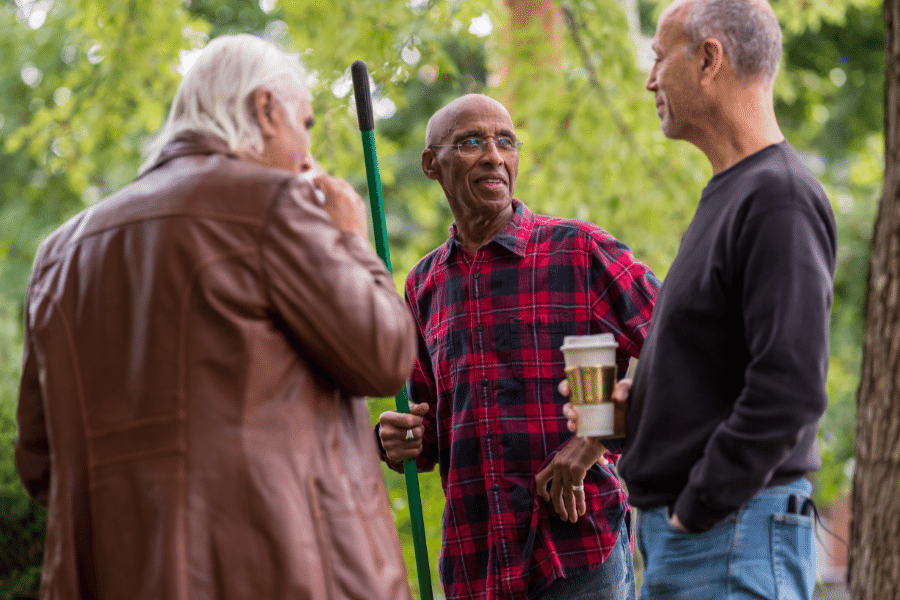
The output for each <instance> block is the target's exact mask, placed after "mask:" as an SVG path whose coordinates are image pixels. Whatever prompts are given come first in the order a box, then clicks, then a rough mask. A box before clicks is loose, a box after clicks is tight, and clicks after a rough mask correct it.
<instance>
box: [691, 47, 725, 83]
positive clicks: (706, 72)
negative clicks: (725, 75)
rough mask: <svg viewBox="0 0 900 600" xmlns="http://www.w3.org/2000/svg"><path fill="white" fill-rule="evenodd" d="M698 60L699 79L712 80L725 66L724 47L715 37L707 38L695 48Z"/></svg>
mask: <svg viewBox="0 0 900 600" xmlns="http://www.w3.org/2000/svg"><path fill="white" fill-rule="evenodd" d="M697 52H698V54H699V56H698V58H699V60H700V79H701V80H707V81H712V80H713V79H715V78H716V77H717V76H718V75H719V73H720V72H721V71H722V68H723V67H724V66H725V48H724V47H723V46H722V42H720V41H719V40H717V39H716V38H707V39H705V40H703V43H702V44H700V48H699V49H698V50H697Z"/></svg>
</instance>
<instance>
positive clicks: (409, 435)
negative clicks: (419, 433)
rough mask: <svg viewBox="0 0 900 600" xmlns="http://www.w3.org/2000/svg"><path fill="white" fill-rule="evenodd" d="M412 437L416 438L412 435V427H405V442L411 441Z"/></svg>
mask: <svg viewBox="0 0 900 600" xmlns="http://www.w3.org/2000/svg"><path fill="white" fill-rule="evenodd" d="M414 439H416V438H415V436H414V435H413V431H412V429H407V430H406V441H407V442H411V441H413V440H414Z"/></svg>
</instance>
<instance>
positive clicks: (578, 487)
mask: <svg viewBox="0 0 900 600" xmlns="http://www.w3.org/2000/svg"><path fill="white" fill-rule="evenodd" d="M572 491H573V492H583V491H584V485H573V486H572Z"/></svg>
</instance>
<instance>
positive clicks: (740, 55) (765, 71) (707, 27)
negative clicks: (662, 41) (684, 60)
mask: <svg viewBox="0 0 900 600" xmlns="http://www.w3.org/2000/svg"><path fill="white" fill-rule="evenodd" d="M684 32H685V34H687V36H688V39H690V41H691V44H692V46H693V50H696V49H697V48H699V47H700V44H701V43H703V40H706V39H709V38H715V39H717V40H719V41H720V42H722V47H723V48H724V49H725V55H726V56H727V57H728V59H729V60H730V61H731V66H732V68H733V69H734V73H735V75H736V76H737V78H738V79H739V80H742V81H746V80H748V79H757V78H760V79H762V80H763V81H765V82H766V83H768V84H770V85H771V84H772V83H773V82H774V81H775V76H776V75H777V74H778V63H779V61H780V60H781V26H780V25H779V24H778V18H777V17H776V16H775V12H774V11H773V10H772V7H771V6H770V5H769V3H768V2H766V0H696V1H695V2H693V3H692V4H691V5H690V7H689V8H688V11H687V14H686V15H685V18H684Z"/></svg>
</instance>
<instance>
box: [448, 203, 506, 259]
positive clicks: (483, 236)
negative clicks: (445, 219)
mask: <svg viewBox="0 0 900 600" xmlns="http://www.w3.org/2000/svg"><path fill="white" fill-rule="evenodd" d="M514 214H515V210H514V209H513V207H512V205H510V206H508V207H507V208H506V209H505V210H503V211H502V212H500V213H498V214H496V215H494V216H492V217H485V216H480V215H476V216H473V215H466V216H463V217H462V218H460V216H456V237H457V239H458V240H459V242H460V243H461V244H462V245H463V248H465V249H466V250H467V251H468V252H469V254H471V255H472V256H475V254H477V253H478V249H479V248H481V247H482V246H483V245H485V244H486V243H488V242H489V241H491V240H492V239H494V237H495V236H496V235H497V234H498V233H500V231H501V230H502V229H503V228H504V227H506V225H507V224H508V223H509V222H510V221H512V218H513V215H514Z"/></svg>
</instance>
